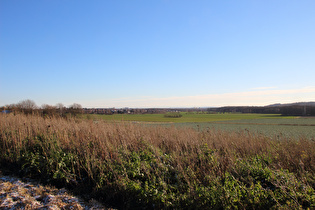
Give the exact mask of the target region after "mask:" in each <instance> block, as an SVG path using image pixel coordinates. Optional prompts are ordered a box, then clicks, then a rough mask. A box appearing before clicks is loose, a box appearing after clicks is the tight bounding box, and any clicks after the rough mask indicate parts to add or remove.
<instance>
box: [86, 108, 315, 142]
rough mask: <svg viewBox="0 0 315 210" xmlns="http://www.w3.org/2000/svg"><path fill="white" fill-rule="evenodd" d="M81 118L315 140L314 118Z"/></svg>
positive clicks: (186, 114)
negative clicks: (247, 132)
mask: <svg viewBox="0 0 315 210" xmlns="http://www.w3.org/2000/svg"><path fill="white" fill-rule="evenodd" d="M81 118H83V119H87V118H88V119H92V120H96V121H98V120H104V121H106V122H122V121H132V122H137V123H141V124H147V125H150V126H152V125H153V126H154V125H159V126H166V127H169V126H175V127H189V128H194V129H196V130H203V129H216V130H222V131H227V132H239V131H245V130H246V131H249V132H250V133H251V134H262V135H265V136H268V137H276V136H279V135H281V136H285V137H287V138H299V137H306V138H308V139H315V118H314V117H292V116H281V115H279V114H233V113H225V114H197V113H183V114H182V117H181V118H166V117H164V115H163V114H137V115H130V114H117V115H81Z"/></svg>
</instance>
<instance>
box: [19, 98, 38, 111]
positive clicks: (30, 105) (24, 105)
mask: <svg viewBox="0 0 315 210" xmlns="http://www.w3.org/2000/svg"><path fill="white" fill-rule="evenodd" d="M17 106H18V107H19V108H21V109H30V110H33V109H36V108H37V105H36V103H35V102H34V101H33V100H30V99H26V100H23V101H20V102H19V103H18V104H17Z"/></svg>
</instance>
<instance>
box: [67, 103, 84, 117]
mask: <svg viewBox="0 0 315 210" xmlns="http://www.w3.org/2000/svg"><path fill="white" fill-rule="evenodd" d="M68 110H69V112H70V113H71V114H74V115H76V114H82V113H83V108H82V106H81V104H77V103H74V104H72V105H70V106H69V109H68Z"/></svg>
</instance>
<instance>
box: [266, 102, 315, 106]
mask: <svg viewBox="0 0 315 210" xmlns="http://www.w3.org/2000/svg"><path fill="white" fill-rule="evenodd" d="M283 106H315V102H295V103H287V104H281V103H277V104H271V105H268V106H266V107H283Z"/></svg>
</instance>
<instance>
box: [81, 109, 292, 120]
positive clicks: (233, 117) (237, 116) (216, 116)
mask: <svg viewBox="0 0 315 210" xmlns="http://www.w3.org/2000/svg"><path fill="white" fill-rule="evenodd" d="M81 118H83V119H86V118H87V119H93V120H105V121H136V122H173V123H185V122H215V121H226V120H251V119H274V118H276V119H292V118H294V117H290V116H281V115H279V114H240V113H235V114H234V113H224V114H205V113H201V114H198V113H187V112H185V113H182V117H181V118H166V117H164V114H114V115H94V114H92V115H89V114H84V115H81Z"/></svg>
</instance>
